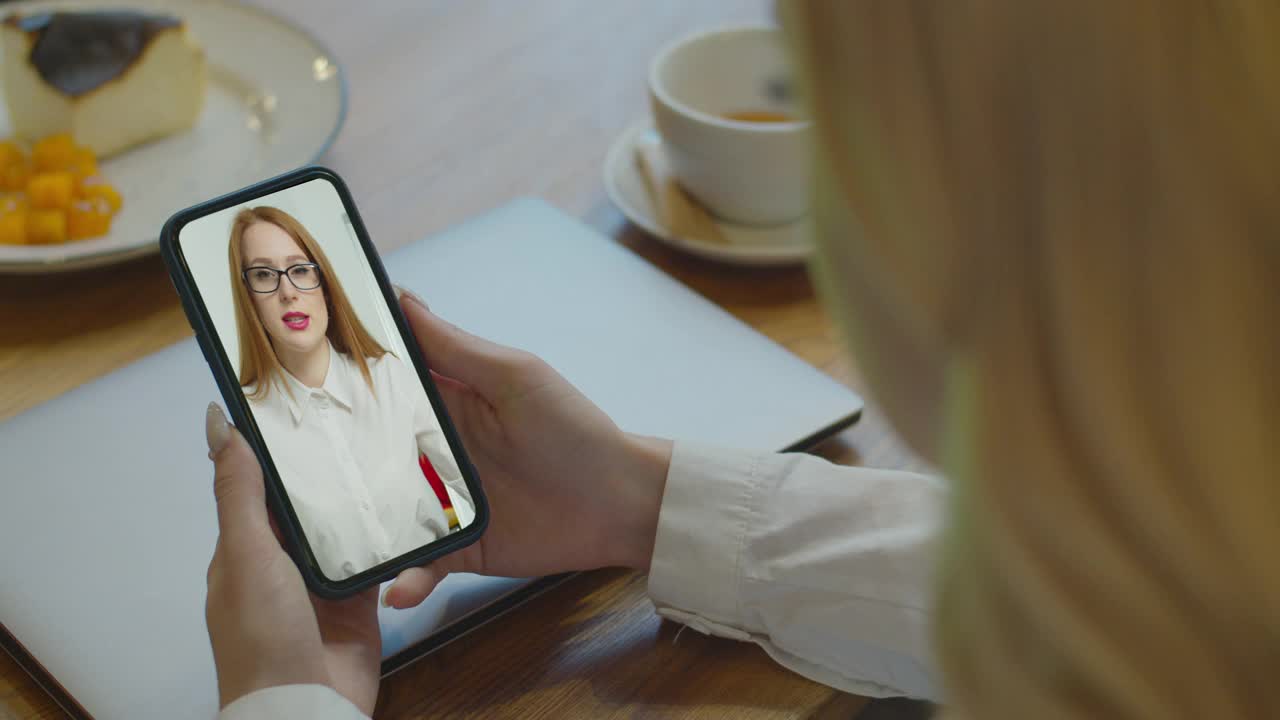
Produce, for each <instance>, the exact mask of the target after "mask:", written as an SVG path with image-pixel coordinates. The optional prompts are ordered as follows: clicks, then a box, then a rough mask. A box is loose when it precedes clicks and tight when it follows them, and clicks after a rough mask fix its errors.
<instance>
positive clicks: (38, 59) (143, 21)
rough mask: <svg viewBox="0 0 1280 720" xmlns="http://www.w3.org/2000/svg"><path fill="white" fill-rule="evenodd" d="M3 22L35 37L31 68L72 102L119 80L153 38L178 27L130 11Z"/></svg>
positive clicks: (163, 19) (175, 20)
mask: <svg viewBox="0 0 1280 720" xmlns="http://www.w3.org/2000/svg"><path fill="white" fill-rule="evenodd" d="M4 22H5V24H6V25H10V26H13V27H17V28H18V29H19V30H22V31H23V32H26V33H27V34H28V35H34V36H35V42H34V43H33V44H32V46H31V56H30V61H31V65H32V66H33V67H35V69H36V71H37V72H39V73H40V76H41V77H42V78H44V80H45V82H47V83H49V85H51V86H52V87H54V88H56V89H58V90H59V91H61V92H62V93H64V94H66V95H69V96H71V97H78V96H80V95H84V94H85V93H88V92H90V91H92V90H94V89H95V88H98V87H101V86H102V85H103V84H105V83H107V82H109V81H111V80H114V79H115V78H117V77H120V76H121V75H123V74H124V73H125V72H126V71H127V70H128V69H129V67H130V66H132V65H133V63H135V62H136V61H137V60H138V58H140V57H142V53H143V52H144V51H145V50H146V49H147V46H148V45H150V44H151V40H152V39H153V38H154V37H155V36H156V34H158V33H159V32H160V31H162V30H166V29H168V28H172V27H177V26H179V25H181V24H182V21H181V20H179V19H178V18H175V17H170V16H167V15H150V14H146V13H141V12H135V11H129V10H112V11H101V12H50V13H38V14H34V15H28V16H26V17H18V16H10V17H8V18H6V19H5V21H4Z"/></svg>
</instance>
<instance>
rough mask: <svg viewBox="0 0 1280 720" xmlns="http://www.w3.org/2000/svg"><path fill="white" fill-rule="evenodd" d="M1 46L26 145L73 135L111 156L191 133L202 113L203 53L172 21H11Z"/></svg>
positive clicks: (93, 16) (118, 14)
mask: <svg viewBox="0 0 1280 720" xmlns="http://www.w3.org/2000/svg"><path fill="white" fill-rule="evenodd" d="M0 39H2V40H3V46H4V60H3V63H4V64H3V82H4V100H5V105H6V106H8V109H9V118H10V121H11V123H12V125H13V131H14V134H15V135H16V136H18V137H19V138H21V139H23V140H26V141H28V142H35V141H36V140H38V139H40V138H42V137H47V136H49V135H52V134H55V133H61V132H69V133H71V134H72V136H74V138H75V140H76V141H77V142H78V143H80V144H81V145H86V146H88V147H89V148H91V149H92V150H93V152H94V153H95V154H97V155H98V157H107V156H109V155H112V154H114V153H117V152H119V151H121V150H124V149H126V148H129V147H131V146H133V145H137V144H138V143H142V142H146V141H148V140H152V139H155V138H158V137H161V136H164V135H168V134H170V133H174V132H178V131H180V130H185V129H187V128H190V127H191V126H192V125H193V124H195V121H196V118H198V117H199V115H200V109H201V108H202V107H203V105H204V91H205V57H204V51H203V50H202V49H201V48H200V46H199V45H198V44H197V43H196V41H195V39H194V38H192V36H191V34H190V32H188V30H187V26H186V23H184V22H183V21H182V20H180V19H178V18H176V17H172V16H167V15H153V14H147V13H141V12H133V11H103V12H96V11H95V12H48V13H38V14H33V15H28V16H25V17H23V16H17V15H11V16H9V17H7V18H5V20H4V22H3V23H0Z"/></svg>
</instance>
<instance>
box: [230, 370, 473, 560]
mask: <svg viewBox="0 0 1280 720" xmlns="http://www.w3.org/2000/svg"><path fill="white" fill-rule="evenodd" d="M368 364H369V373H370V376H371V379H372V381H373V387H372V388H370V386H369V384H368V383H366V382H365V379H364V376H363V375H362V374H361V373H360V368H359V366H357V365H356V363H355V361H354V360H352V359H351V357H350V356H348V355H346V354H344V353H340V352H338V351H337V350H335V349H334V348H333V347H332V346H330V348H329V370H328V372H327V374H326V376H325V379H324V384H323V385H322V386H321V387H318V388H312V387H307V386H306V385H304V384H303V383H302V382H300V381H299V380H298V379H297V378H295V377H293V376H292V375H290V374H289V373H288V372H285V373H284V378H283V380H282V381H277V383H276V384H275V386H274V387H272V388H271V392H270V393H268V395H267V397H266V398H264V399H262V400H260V401H251V402H250V406H251V407H252V409H253V413H254V419H255V420H256V421H257V423H258V428H259V429H260V430H261V432H262V437H263V439H264V440H265V441H266V443H267V447H268V448H269V449H270V452H271V458H272V460H273V462H274V463H275V466H276V470H277V471H278V472H279V473H280V479H281V481H282V482H283V483H284V486H285V490H286V491H287V492H288V494H289V500H290V501H291V503H292V504H293V508H294V512H295V513H296V514H297V516H298V520H299V522H300V523H301V524H302V529H303V532H304V533H305V534H306V537H307V541H308V543H309V544H310V545H311V550H312V552H313V553H314V555H315V557H316V561H317V562H318V563H319V565H320V568H321V570H322V571H323V572H324V574H325V575H326V576H327V577H328V578H330V579H332V580H341V579H343V578H347V577H351V576H352V575H355V574H356V573H359V572H363V571H365V570H367V569H369V568H371V567H373V566H375V565H378V564H380V563H382V562H385V561H387V560H390V559H391V558H393V557H396V556H398V555H402V554H404V553H406V552H409V551H411V550H413V549H415V548H418V547H421V546H423V545H425V544H427V543H429V542H432V541H433V540H437V539H439V538H441V537H443V536H445V535H446V534H448V532H449V522H448V520H447V519H446V516H445V512H444V508H443V507H442V506H441V503H440V501H439V499H438V498H437V497H436V495H435V492H434V491H433V490H432V489H431V486H430V485H429V484H428V483H427V481H426V478H425V477H424V476H423V473H422V469H421V466H420V465H419V464H418V457H419V453H422V454H425V455H426V456H427V459H428V460H430V461H431V465H432V466H433V467H434V468H435V470H436V472H437V473H438V474H439V475H440V479H441V480H442V481H443V482H444V485H445V488H446V490H447V492H448V495H449V499H450V500H451V502H452V503H453V507H454V510H455V512H456V513H457V516H458V523H459V525H460V526H462V527H466V526H467V525H468V524H470V522H471V520H472V519H473V518H474V517H475V508H474V506H473V504H472V502H471V495H470V493H469V492H468V491H467V487H466V482H465V481H464V480H463V479H462V473H461V471H460V470H459V469H458V464H457V462H456V461H455V460H454V457H453V453H452V452H451V451H450V450H449V445H448V442H447V441H446V440H445V437H444V433H443V431H442V430H441V428H440V424H439V422H438V421H437V420H436V417H435V413H434V412H433V411H432V408H431V402H430V400H428V399H427V394H426V392H425V391H424V390H423V389H422V384H421V382H420V381H419V379H418V376H417V373H415V372H414V371H413V370H412V369H411V368H410V367H409V366H407V365H406V364H405V363H404V362H402V361H401V360H400V359H399V358H397V357H395V356H394V355H392V354H391V353H387V354H386V355H383V356H382V357H380V358H377V359H369V360H368ZM250 391H251V388H246V394H248V393H249V392H250Z"/></svg>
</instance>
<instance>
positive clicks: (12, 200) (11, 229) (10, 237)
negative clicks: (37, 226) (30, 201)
mask: <svg viewBox="0 0 1280 720" xmlns="http://www.w3.org/2000/svg"><path fill="white" fill-rule="evenodd" d="M26 242H27V201H26V199H25V198H23V197H22V196H21V195H3V196H0V245H24V244H26Z"/></svg>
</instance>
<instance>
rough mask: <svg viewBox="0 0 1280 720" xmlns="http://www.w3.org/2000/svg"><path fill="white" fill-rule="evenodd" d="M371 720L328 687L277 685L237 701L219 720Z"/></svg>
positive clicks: (226, 709) (225, 709)
mask: <svg viewBox="0 0 1280 720" xmlns="http://www.w3.org/2000/svg"><path fill="white" fill-rule="evenodd" d="M265 718H272V720H294V719H295V718H296V719H297V720H304V718H305V719H306V720H368V716H367V715H365V714H364V713H362V712H360V709H359V708H357V707H356V706H355V705H352V704H351V701H350V700H347V699H346V698H344V697H342V696H341V695H339V694H338V692H337V691H336V690H334V689H333V688H331V687H329V686H327V685H278V686H276V687H269V688H264V689H262V690H255V691H254V692H251V693H249V694H248V695H245V696H243V697H240V698H237V699H236V700H235V701H233V702H232V703H231V704H229V705H227V706H226V707H225V708H223V709H222V712H220V713H218V720H265Z"/></svg>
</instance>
